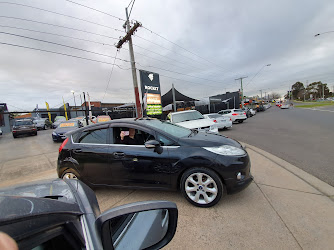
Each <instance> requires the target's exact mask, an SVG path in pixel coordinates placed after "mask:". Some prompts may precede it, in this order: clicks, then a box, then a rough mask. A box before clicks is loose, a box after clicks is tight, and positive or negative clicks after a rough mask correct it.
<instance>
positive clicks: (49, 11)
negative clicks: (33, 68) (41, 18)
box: [0, 2, 124, 32]
mask: <svg viewBox="0 0 334 250" xmlns="http://www.w3.org/2000/svg"><path fill="white" fill-rule="evenodd" d="M0 3H4V4H12V5H18V6H23V7H27V8H31V9H36V10H41V11H45V12H48V13H52V14H56V15H60V16H64V17H69V18H72V19H75V20H79V21H82V22H86V23H90V24H94V25H98V26H101V27H104V28H108V29H112V30H115V31H120V32H124V30H119V29H116V28H113V27H110V26H106V25H103V24H100V23H96V22H92V21H89V20H86V19H82V18H78V17H74V16H70V15H65V14H62V13H59V12H55V11H51V10H46V9H42V8H38V7H34V6H30V5H26V4H20V3H10V2H0Z"/></svg>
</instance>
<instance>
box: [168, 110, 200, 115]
mask: <svg viewBox="0 0 334 250" xmlns="http://www.w3.org/2000/svg"><path fill="white" fill-rule="evenodd" d="M190 112H198V113H200V112H199V111H198V110H193V109H192V110H183V111H177V112H172V114H182V113H190Z"/></svg>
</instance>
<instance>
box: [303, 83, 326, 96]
mask: <svg viewBox="0 0 334 250" xmlns="http://www.w3.org/2000/svg"><path fill="white" fill-rule="evenodd" d="M306 91H307V96H308V98H310V95H312V98H314V99H316V98H322V97H323V93H324V96H325V98H327V97H329V96H330V91H329V88H328V87H327V83H322V82H321V81H319V82H313V83H311V84H309V85H308V86H307V87H306Z"/></svg>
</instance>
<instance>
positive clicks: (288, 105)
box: [281, 103, 290, 109]
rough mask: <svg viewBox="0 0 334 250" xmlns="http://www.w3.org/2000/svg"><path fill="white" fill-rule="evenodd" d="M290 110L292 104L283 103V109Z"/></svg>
mask: <svg viewBox="0 0 334 250" xmlns="http://www.w3.org/2000/svg"><path fill="white" fill-rule="evenodd" d="M288 108H290V103H283V104H282V106H281V109H288Z"/></svg>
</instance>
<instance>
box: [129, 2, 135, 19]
mask: <svg viewBox="0 0 334 250" xmlns="http://www.w3.org/2000/svg"><path fill="white" fill-rule="evenodd" d="M135 1H136V0H133V3H132V6H131V9H130V13H129V17H128V18H130V15H131V12H132V9H133V5H134V4H135ZM128 8H129V7H128Z"/></svg>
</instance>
